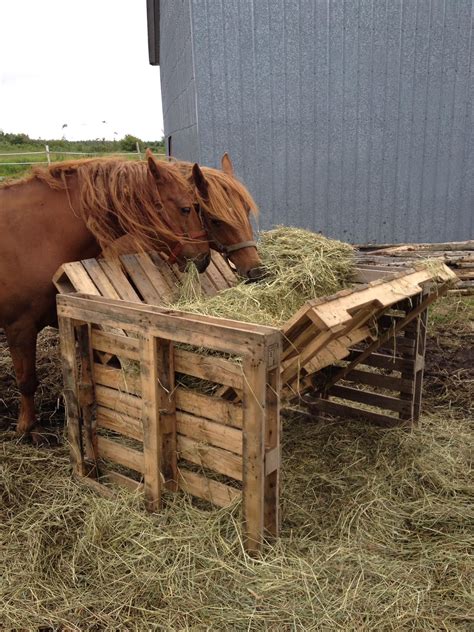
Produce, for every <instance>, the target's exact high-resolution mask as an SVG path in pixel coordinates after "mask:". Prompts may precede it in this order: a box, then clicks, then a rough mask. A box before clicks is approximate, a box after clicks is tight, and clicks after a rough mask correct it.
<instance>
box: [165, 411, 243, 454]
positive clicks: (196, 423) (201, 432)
mask: <svg viewBox="0 0 474 632" xmlns="http://www.w3.org/2000/svg"><path fill="white" fill-rule="evenodd" d="M176 429H177V431H178V432H179V433H180V434H182V435H184V436H186V437H189V438H190V439H194V440H195V441H203V442H205V443H208V444H209V445H212V446H215V447H218V448H223V449H224V450H229V452H234V453H235V454H239V455H242V431H241V430H237V429H236V428H232V427H231V426H224V425H222V424H220V423H215V422H214V421H209V420H207V419H203V418H202V417H196V416H194V415H190V414H188V413H185V412H182V411H179V410H178V411H177V412H176Z"/></svg>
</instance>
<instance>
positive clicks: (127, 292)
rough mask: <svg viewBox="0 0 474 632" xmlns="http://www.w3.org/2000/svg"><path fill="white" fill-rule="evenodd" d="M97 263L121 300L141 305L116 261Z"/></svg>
mask: <svg viewBox="0 0 474 632" xmlns="http://www.w3.org/2000/svg"><path fill="white" fill-rule="evenodd" d="M98 263H99V265H100V267H101V268H102V271H103V272H104V274H105V276H106V277H107V278H108V280H109V281H110V283H111V284H112V285H113V286H114V288H115V290H116V291H117V293H118V295H119V297H120V298H121V299H123V300H124V301H133V302H137V303H141V301H140V297H139V296H138V294H137V293H136V292H135V290H134V289H133V287H132V286H131V284H130V281H129V280H128V279H127V277H126V276H125V274H124V272H123V270H122V267H121V265H120V261H119V260H118V259H99V260H98Z"/></svg>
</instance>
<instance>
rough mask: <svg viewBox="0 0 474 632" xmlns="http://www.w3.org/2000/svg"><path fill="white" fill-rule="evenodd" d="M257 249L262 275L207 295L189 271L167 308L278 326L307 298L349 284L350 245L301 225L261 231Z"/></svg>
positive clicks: (193, 273) (329, 292)
mask: <svg viewBox="0 0 474 632" xmlns="http://www.w3.org/2000/svg"><path fill="white" fill-rule="evenodd" d="M258 249H259V254H260V256H261V258H262V261H263V264H264V266H265V268H266V269H267V271H268V277H267V278H266V279H265V280H263V281H260V282H259V283H245V282H242V283H239V284H238V285H237V286H235V287H233V288H230V289H228V290H224V291H222V292H219V294H217V295H216V296H214V297H212V298H208V297H206V296H204V295H203V293H202V291H201V290H200V285H199V277H198V275H197V274H196V272H195V271H194V270H191V271H190V272H189V273H188V275H187V278H185V280H184V283H183V286H182V289H181V294H180V297H179V298H178V300H177V301H176V302H175V303H174V304H173V308H175V309H181V310H183V311H187V312H193V313H198V314H205V315H208V316H221V317H223V318H232V319H234V320H240V321H244V322H252V323H257V324H261V325H274V326H279V325H282V324H283V323H284V322H285V321H286V320H288V319H289V318H290V317H291V316H292V315H293V314H294V313H295V312H296V311H297V310H298V309H299V308H300V307H301V306H302V305H303V304H304V303H305V302H306V301H307V300H309V299H311V298H316V297H320V296H326V295H329V294H333V293H335V292H337V291H339V290H341V289H344V288H345V287H348V286H349V285H350V281H351V276H352V273H353V270H354V256H355V253H354V249H353V248H352V246H350V245H349V244H345V243H343V242H340V241H337V240H335V239H328V238H327V237H324V236H323V235H319V234H317V233H312V232H310V231H307V230H303V229H301V228H292V227H287V226H280V227H279V228H276V229H274V230H270V231H266V232H262V233H261V234H260V239H259V248H258Z"/></svg>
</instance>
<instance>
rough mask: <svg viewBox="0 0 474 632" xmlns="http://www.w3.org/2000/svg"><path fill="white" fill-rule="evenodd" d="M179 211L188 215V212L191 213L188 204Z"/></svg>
mask: <svg viewBox="0 0 474 632" xmlns="http://www.w3.org/2000/svg"><path fill="white" fill-rule="evenodd" d="M181 213H183V215H189V213H191V208H190V207H189V206H183V207H182V209H181Z"/></svg>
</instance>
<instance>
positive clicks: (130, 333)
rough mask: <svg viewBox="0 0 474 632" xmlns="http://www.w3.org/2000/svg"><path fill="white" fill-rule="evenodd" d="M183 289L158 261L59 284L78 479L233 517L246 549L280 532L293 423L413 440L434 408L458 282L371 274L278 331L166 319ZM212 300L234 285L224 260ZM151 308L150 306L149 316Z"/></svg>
mask: <svg viewBox="0 0 474 632" xmlns="http://www.w3.org/2000/svg"><path fill="white" fill-rule="evenodd" d="M179 280H180V273H179V272H177V271H176V270H175V269H173V268H170V267H169V266H168V264H167V263H165V262H164V261H163V260H162V259H161V257H160V256H159V255H155V254H150V255H148V254H141V255H127V256H123V257H121V258H120V259H119V260H115V261H105V260H87V261H82V262H75V263H68V264H65V265H64V266H62V267H61V269H60V270H59V271H58V273H57V274H56V275H55V283H56V286H57V288H58V290H59V291H60V292H61V294H60V295H59V296H58V318H59V327H60V334H61V346H62V357H63V368H64V382H65V396H66V400H67V416H68V428H69V442H70V446H71V459H72V463H73V468H74V471H75V473H76V475H78V476H80V477H81V478H82V479H83V480H84V481H86V482H87V483H88V484H89V485H91V486H93V487H94V488H96V489H98V490H99V491H101V492H102V493H110V491H108V490H109V487H105V486H104V484H108V483H115V484H119V485H124V486H127V487H130V488H133V489H137V488H139V489H142V490H143V492H144V496H145V503H146V507H147V508H148V509H149V510H152V511H154V510H156V509H158V507H159V505H160V501H161V496H162V492H163V490H164V489H166V490H169V491H176V490H177V489H181V490H184V491H186V492H187V493H189V494H190V495H191V496H195V497H198V498H200V499H203V500H206V501H209V502H211V503H212V504H214V505H217V506H226V505H228V504H229V503H232V502H234V501H235V500H236V499H238V498H241V499H242V507H243V529H244V537H245V547H246V549H247V550H249V551H256V550H258V549H259V548H260V547H261V544H262V541H263V537H264V533H267V534H270V535H273V536H275V535H277V534H278V529H279V500H278V499H279V476H280V447H279V446H280V432H281V430H280V414H279V413H280V407H281V406H282V405H287V404H289V403H294V402H295V401H297V402H298V403H300V404H301V403H304V404H305V405H307V406H308V407H309V408H310V409H311V410H313V411H316V412H317V413H318V414H325V415H326V414H328V415H335V416H337V415H342V416H343V417H345V418H351V417H353V418H357V419H365V420H369V421H372V422H375V423H381V424H383V425H388V426H390V425H394V424H400V423H402V424H405V425H410V424H413V423H415V422H416V421H417V419H418V417H419V409H420V404H421V383H422V375H423V357H424V335H425V332H426V313H427V307H428V305H429V304H430V303H431V302H432V301H433V300H435V299H436V297H437V296H438V295H439V293H442V292H444V291H446V290H447V289H448V287H450V285H451V284H452V282H453V280H455V275H454V273H453V272H452V271H450V270H449V269H448V268H446V266H440V267H439V269H437V270H436V271H434V270H433V269H431V270H427V269H414V268H404V269H403V270H397V271H396V272H395V273H394V272H393V269H392V268H390V269H388V270H386V269H382V270H380V269H378V268H377V267H371V266H370V265H366V266H360V267H359V269H358V270H357V272H356V278H355V279H354V287H353V288H352V289H350V290H345V291H342V292H339V293H337V294H335V295H333V296H330V297H325V298H323V299H316V300H312V301H308V302H307V303H306V304H305V305H304V306H303V307H302V308H301V309H300V310H299V311H298V312H297V313H296V314H295V315H294V316H293V318H291V319H290V320H289V321H288V322H287V323H286V324H285V326H284V327H282V328H281V329H276V328H272V327H261V326H259V325H253V324H247V323H241V322H236V321H231V320H226V319H221V318H211V317H208V316H197V315H191V314H185V313H183V312H179V311H173V310H170V309H167V308H165V307H160V306H157V305H156V304H157V303H158V304H159V303H161V304H163V302H164V301H167V300H169V299H170V298H171V297H172V295H173V292H174V290H175V287H176V284H177V283H178V282H179ZM201 281H202V287H203V291H204V292H206V293H208V294H215V293H216V292H217V291H219V290H221V289H225V288H227V287H229V286H231V285H232V284H234V283H235V282H236V279H235V277H234V275H233V273H232V272H231V270H230V268H229V267H228V266H227V264H226V263H225V261H224V260H223V259H222V258H221V257H220V255H214V256H213V259H212V263H211V265H210V266H209V268H208V270H207V271H206V273H205V274H203V275H201ZM149 303H152V304H149Z"/></svg>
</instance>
